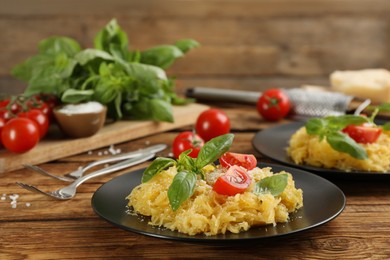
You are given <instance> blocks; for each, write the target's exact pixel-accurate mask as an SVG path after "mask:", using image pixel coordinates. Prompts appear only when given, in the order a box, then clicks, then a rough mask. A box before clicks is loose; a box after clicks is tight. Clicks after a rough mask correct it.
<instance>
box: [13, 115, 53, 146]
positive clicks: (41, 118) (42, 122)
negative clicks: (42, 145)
mask: <svg viewBox="0 0 390 260" xmlns="http://www.w3.org/2000/svg"><path fill="white" fill-rule="evenodd" d="M18 117H25V118H29V119H31V120H32V121H34V122H35V123H36V124H37V126H38V130H39V138H40V139H42V138H43V137H44V136H45V135H46V133H47V130H48V129H49V118H48V116H47V115H45V114H44V112H42V111H41V110H39V109H31V110H29V111H26V112H21V113H19V114H18Z"/></svg>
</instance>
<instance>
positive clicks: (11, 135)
mask: <svg viewBox="0 0 390 260" xmlns="http://www.w3.org/2000/svg"><path fill="white" fill-rule="evenodd" d="M1 140H2V142H3V145H4V147H5V148H7V149H8V150H9V151H11V152H14V153H24V152H27V151H29V150H31V149H32V148H33V147H34V146H35V145H36V144H37V143H38V141H39V130H38V126H37V125H36V123H35V122H34V121H32V120H31V119H28V118H21V117H16V118H13V119H11V120H10V121H8V122H7V123H6V124H5V125H4V127H3V131H2V132H1Z"/></svg>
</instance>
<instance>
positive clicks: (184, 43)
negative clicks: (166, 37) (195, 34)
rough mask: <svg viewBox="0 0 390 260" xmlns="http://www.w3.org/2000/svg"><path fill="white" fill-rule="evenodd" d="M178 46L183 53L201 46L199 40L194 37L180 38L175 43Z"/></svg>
mask: <svg viewBox="0 0 390 260" xmlns="http://www.w3.org/2000/svg"><path fill="white" fill-rule="evenodd" d="M175 45H176V47H178V48H179V49H180V50H181V51H182V52H183V53H187V52H188V51H189V50H191V49H193V48H196V47H199V46H200V44H199V42H197V41H195V40H192V39H182V40H178V41H177V42H176V43H175Z"/></svg>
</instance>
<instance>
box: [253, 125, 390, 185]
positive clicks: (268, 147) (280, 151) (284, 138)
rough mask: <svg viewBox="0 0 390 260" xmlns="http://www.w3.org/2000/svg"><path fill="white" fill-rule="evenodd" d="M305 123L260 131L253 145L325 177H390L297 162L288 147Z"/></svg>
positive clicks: (265, 152)
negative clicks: (291, 157) (289, 153)
mask: <svg viewBox="0 0 390 260" xmlns="http://www.w3.org/2000/svg"><path fill="white" fill-rule="evenodd" d="M303 125H304V122H294V123H287V124H282V125H278V126H275V127H271V128H267V129H265V130H262V131H260V132H258V133H257V134H256V135H255V137H254V138H253V140H252V145H253V147H254V148H255V149H256V150H257V151H258V152H260V153H261V154H263V155H264V156H266V157H268V158H271V159H273V160H275V161H278V162H281V163H284V164H287V165H289V166H294V167H298V168H301V169H304V170H307V171H310V172H314V173H317V174H319V175H321V176H323V177H341V178H345V177H347V178H350V177H353V178H364V179H366V178H369V179H377V178H390V173H382V172H367V171H351V172H346V171H342V170H337V169H326V168H319V167H314V166H309V165H298V164H295V163H294V162H293V161H292V160H291V159H290V157H288V155H287V152H286V148H287V146H288V141H289V140H290V137H291V135H292V134H294V133H295V132H296V131H297V130H298V129H299V128H301V127H302V126H303Z"/></svg>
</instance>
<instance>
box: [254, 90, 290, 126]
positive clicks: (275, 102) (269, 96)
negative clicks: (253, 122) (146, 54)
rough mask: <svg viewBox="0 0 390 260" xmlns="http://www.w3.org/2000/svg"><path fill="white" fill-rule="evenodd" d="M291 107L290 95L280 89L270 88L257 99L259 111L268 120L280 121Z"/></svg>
mask: <svg viewBox="0 0 390 260" xmlns="http://www.w3.org/2000/svg"><path fill="white" fill-rule="evenodd" d="M290 109H291V102H290V99H289V97H288V96H287V95H286V94H285V93H284V92H283V91H282V90H280V89H268V90H266V91H264V93H263V94H262V95H261V96H260V98H259V99H258V101H257V111H258V112H259V114H260V115H261V116H262V117H263V118H264V119H266V120H269V121H278V120H280V119H282V118H284V117H286V116H287V114H288V113H289V112H290Z"/></svg>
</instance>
